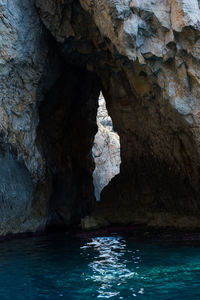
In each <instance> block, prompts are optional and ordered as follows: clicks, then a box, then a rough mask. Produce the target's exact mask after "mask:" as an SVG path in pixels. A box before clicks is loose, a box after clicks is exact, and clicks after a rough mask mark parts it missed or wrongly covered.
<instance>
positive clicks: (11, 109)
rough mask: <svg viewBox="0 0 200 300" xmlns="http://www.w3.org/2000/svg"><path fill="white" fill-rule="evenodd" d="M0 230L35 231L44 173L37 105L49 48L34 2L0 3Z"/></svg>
mask: <svg viewBox="0 0 200 300" xmlns="http://www.w3.org/2000/svg"><path fill="white" fill-rule="evenodd" d="M0 35H1V38H0V91H1V92H0V135H1V140H0V177H1V179H0V234H6V233H9V232H23V231H26V230H35V229H36V228H39V227H40V226H43V224H44V222H43V218H40V217H36V216H35V218H34V220H33V210H32V200H33V198H34V187H35V185H36V184H37V182H38V180H40V179H41V177H42V176H43V171H44V168H43V158H42V157H41V155H40V153H39V151H38V149H37V147H36V144H35V140H36V128H37V125H38V122H39V119H38V116H37V106H36V103H37V101H38V100H40V94H39V89H40V84H39V83H40V79H41V78H42V74H43V72H45V69H46V68H45V63H46V61H47V59H46V58H47V53H48V48H47V44H46V39H45V36H46V34H45V30H44V29H43V27H42V26H41V22H40V20H39V17H38V15H37V12H36V10H35V8H34V1H32V0H31V1H26V0H16V1H4V0H1V1H0Z"/></svg>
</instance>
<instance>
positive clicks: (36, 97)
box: [0, 0, 100, 235]
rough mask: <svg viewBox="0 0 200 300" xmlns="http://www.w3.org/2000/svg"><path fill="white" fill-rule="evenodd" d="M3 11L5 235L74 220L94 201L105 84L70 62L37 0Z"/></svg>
mask: <svg viewBox="0 0 200 300" xmlns="http://www.w3.org/2000/svg"><path fill="white" fill-rule="evenodd" d="M0 11H1V13H0V17H1V18H0V32H1V39H0V46H1V47H0V78H1V80H0V90H1V93H0V177H1V179H0V208H1V209H0V235H5V234H7V233H19V232H25V231H36V230H43V229H44V228H46V226H47V225H52V224H55V223H56V225H57V224H58V225H59V224H62V225H63V224H64V225H68V224H71V223H76V222H78V221H80V218H81V217H83V216H84V215H86V214H88V212H89V211H90V210H91V207H92V205H93V203H94V201H95V198H94V193H93V183H92V172H93V169H94V166H93V160H92V155H91V149H92V143H93V137H94V135H95V133H96V131H97V125H96V111H97V104H98V96H99V90H100V87H99V82H98V83H96V82H97V80H96V77H95V76H91V73H90V72H88V71H86V70H85V68H84V67H82V68H80V67H77V68H73V69H72V67H71V66H70V65H67V64H66V63H65V61H64V60H63V58H62V57H61V56H60V54H59V51H58V50H57V46H56V43H55V41H54V40H53V38H52V37H51V35H50V33H49V32H47V30H46V29H45V27H44V26H43V24H42V22H41V21H40V19H39V16H38V13H37V11H36V8H35V4H34V1H32V0H31V1H27V0H17V1H4V0H0ZM63 77H64V79H63ZM75 141H76V143H75ZM77 141H79V142H77ZM69 195H70V196H69Z"/></svg>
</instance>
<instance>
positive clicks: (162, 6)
mask: <svg viewBox="0 0 200 300" xmlns="http://www.w3.org/2000/svg"><path fill="white" fill-rule="evenodd" d="M36 4H37V6H38V7H39V13H40V16H41V19H42V20H43V22H44V24H45V26H46V27H47V28H48V29H49V30H50V31H51V32H52V34H53V36H54V37H55V38H56V40H57V41H58V43H59V48H60V49H61V52H62V55H63V57H65V60H67V61H68V60H69V57H71V58H72V61H73V62H74V63H75V64H78V63H80V64H83V65H86V66H87V68H88V69H90V70H93V71H94V72H96V73H97V74H98V76H99V77H100V79H101V83H102V90H103V94H104V96H105V98H106V102H107V106H108V111H109V114H110V115H111V117H112V119H113V123H114V128H115V130H116V131H117V132H118V133H119V135H120V141H121V159H122V164H121V172H120V175H118V176H117V177H115V178H114V180H112V182H111V184H109V185H108V187H106V188H105V190H104V191H103V194H102V202H101V204H100V205H99V206H98V210H99V212H101V213H102V214H103V215H104V216H105V217H106V218H107V219H108V220H109V221H110V222H114V223H116V222H122V223H123V222H143V223H148V224H158V225H177V224H178V225H180V224H181V225H180V226H189V225H190V223H189V222H190V220H192V221H191V223H192V222H193V224H195V226H196V224H197V223H198V221H196V219H195V216H198V213H199V208H200V203H199V200H200V199H199V186H200V185H199V183H200V181H199V179H200V177H199V170H200V169H199V108H200V107H199V91H200V89H199V40H200V26H199V17H200V15H199V6H198V1H197V0H193V1H192V2H191V1H189V0H182V1H178V0H171V1H170V0H166V1H159V0H154V1H150V2H149V1H147V0H146V1H145V0H144V1H134V0H127V1H122V0H121V1H111V0H110V1H109V0H102V1H95V0H94V1H89V0H88V1H82V0H80V1H73V2H71V1H56V2H55V1H53V0H52V1H40V0H37V1H36ZM86 20H87V21H86ZM192 218H193V219H192ZM178 220H179V221H180V222H179V221H178Z"/></svg>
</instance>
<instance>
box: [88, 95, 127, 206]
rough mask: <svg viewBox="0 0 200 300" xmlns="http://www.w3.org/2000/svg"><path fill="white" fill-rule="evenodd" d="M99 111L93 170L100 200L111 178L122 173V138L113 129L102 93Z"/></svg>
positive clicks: (97, 195) (95, 190)
mask: <svg viewBox="0 0 200 300" xmlns="http://www.w3.org/2000/svg"><path fill="white" fill-rule="evenodd" d="M98 104H99V107H98V111H97V126H98V132H97V134H96V135H95V138H94V144H93V147H92V155H93V159H94V162H95V170H94V172H93V184H94V193H95V197H96V200H97V201H100V195H101V191H102V190H103V188H104V187H105V186H107V185H108V183H109V182H110V181H111V179H112V178H113V177H114V176H115V175H117V174H119V173H120V163H121V157H120V138H119V135H118V134H117V132H115V131H114V130H113V122H112V119H111V117H110V116H109V115H108V111H107V108H106V101H105V99H104V97H103V94H102V93H100V96H99V101H98Z"/></svg>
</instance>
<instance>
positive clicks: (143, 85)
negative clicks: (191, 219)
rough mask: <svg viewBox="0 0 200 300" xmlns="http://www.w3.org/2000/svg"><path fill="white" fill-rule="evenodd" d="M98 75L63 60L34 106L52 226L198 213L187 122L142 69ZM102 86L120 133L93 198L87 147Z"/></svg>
mask: <svg viewBox="0 0 200 300" xmlns="http://www.w3.org/2000/svg"><path fill="white" fill-rule="evenodd" d="M102 72H103V73H100V74H98V75H99V76H97V75H96V74H97V72H96V73H95V72H89V71H87V70H86V69H85V68H81V67H76V66H71V65H66V66H65V68H64V70H63V72H62V74H61V75H60V76H59V77H58V79H57V81H56V83H55V84H54V85H53V87H52V88H51V89H50V90H49V91H48V92H47V93H46V96H45V100H44V101H43V102H42V103H41V105H40V107H39V115H40V125H39V129H38V140H39V145H40V146H41V145H42V146H41V148H42V149H41V152H42V153H43V156H44V157H45V158H46V165H47V167H46V176H45V182H44V187H45V188H44V193H45V199H47V200H46V201H47V205H48V210H49V220H50V221H49V222H50V224H51V225H58V224H61V225H63V224H64V225H69V224H78V223H80V221H81V219H82V218H84V217H85V216H88V215H91V216H93V217H94V218H96V219H98V220H102V219H104V220H106V222H104V221H103V224H116V223H122V224H130V223H142V224H144V223H147V224H150V225H155V224H158V225H162V224H169V223H170V224H174V222H176V219H177V216H178V215H182V216H184V215H188V214H189V215H190V214H195V211H194V210H198V209H199V208H198V203H199V202H198V196H196V195H197V194H196V190H197V186H198V184H197V181H198V176H195V174H197V173H198V170H197V167H198V166H196V165H195V164H194V162H195V161H197V157H198V155H197V153H196V150H195V149H196V147H190V145H193V144H194V142H193V138H192V136H191V135H190V134H188V132H189V130H188V124H187V123H186V122H185V120H184V119H183V118H182V117H181V116H180V115H179V114H178V112H177V111H176V110H175V109H174V108H173V107H172V105H171V104H170V103H169V102H166V101H165V99H164V98H163V96H162V91H161V89H160V88H159V87H158V86H157V85H155V84H154V85H153V84H151V83H150V80H149V78H148V75H147V74H146V73H145V72H144V71H141V68H138V70H137V68H136V67H135V68H134V67H133V68H132V69H131V71H130V70H129V73H128V75H127V73H125V72H122V71H121V72H119V71H118V72H112V76H111V75H110V73H109V72H110V70H109V71H108V72H107V71H106V70H103V71H102ZM130 72H132V73H131V75H130ZM99 78H100V79H99ZM100 90H102V91H103V95H104V97H105V99H106V104H107V108H108V111H109V114H110V116H111V117H112V120H113V122H114V125H115V126H114V127H115V130H116V131H117V132H118V134H119V136H120V146H121V147H120V152H121V153H120V154H121V160H122V164H121V166H120V174H118V175H116V176H115V177H114V178H113V179H112V180H111V182H110V183H109V185H107V186H106V187H105V188H104V189H103V191H102V193H101V201H100V202H96V199H95V196H94V187H93V178H92V174H93V170H94V162H93V158H92V146H93V141H94V136H95V134H96V132H97V125H96V115H97V108H98V99H99V94H100ZM175 199H176V200H175ZM189 199H190V201H191V199H192V201H193V203H195V205H189V202H188V201H189ZM163 216H164V217H163ZM100 225H101V221H100Z"/></svg>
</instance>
